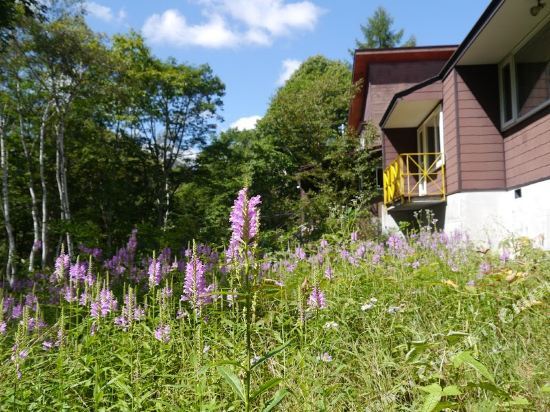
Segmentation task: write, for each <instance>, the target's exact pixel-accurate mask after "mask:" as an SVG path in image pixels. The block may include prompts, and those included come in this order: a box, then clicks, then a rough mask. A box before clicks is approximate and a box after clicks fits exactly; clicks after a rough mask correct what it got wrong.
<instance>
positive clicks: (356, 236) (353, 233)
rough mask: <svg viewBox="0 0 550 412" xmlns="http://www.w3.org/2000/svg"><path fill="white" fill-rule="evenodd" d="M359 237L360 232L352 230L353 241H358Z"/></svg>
mask: <svg viewBox="0 0 550 412" xmlns="http://www.w3.org/2000/svg"><path fill="white" fill-rule="evenodd" d="M358 239H359V232H357V231H356V232H351V241H352V242H357V240H358Z"/></svg>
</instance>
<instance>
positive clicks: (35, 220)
mask: <svg viewBox="0 0 550 412" xmlns="http://www.w3.org/2000/svg"><path fill="white" fill-rule="evenodd" d="M47 110H48V109H47V108H46V111H47ZM18 115H19V139H20V140H21V146H22V147H23V154H24V155H25V160H26V163H27V173H28V174H29V178H28V180H27V186H28V189H29V194H30V196H31V216H32V226H33V244H32V247H31V251H30V253H29V272H33V271H34V255H35V252H36V250H37V249H38V245H39V242H40V220H39V217H38V202H37V200H36V192H35V191H34V178H33V173H32V172H33V170H32V169H33V167H32V158H31V156H32V154H31V153H30V151H29V148H28V146H27V141H26V140H25V126H24V122H23V114H22V113H21V107H18Z"/></svg>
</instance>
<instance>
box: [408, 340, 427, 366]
mask: <svg viewBox="0 0 550 412" xmlns="http://www.w3.org/2000/svg"><path fill="white" fill-rule="evenodd" d="M411 346H412V348H411V350H409V351H408V352H407V354H406V355H405V361H406V362H412V361H414V360H415V359H416V358H417V357H418V356H419V355H421V354H422V353H423V352H424V351H425V350H426V349H428V348H429V347H430V346H433V344H432V343H427V342H426V341H413V342H411Z"/></svg>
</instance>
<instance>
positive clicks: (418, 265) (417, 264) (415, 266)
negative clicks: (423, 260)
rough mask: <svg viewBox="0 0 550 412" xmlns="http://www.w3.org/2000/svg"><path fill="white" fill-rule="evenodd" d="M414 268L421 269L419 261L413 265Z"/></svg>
mask: <svg viewBox="0 0 550 412" xmlns="http://www.w3.org/2000/svg"><path fill="white" fill-rule="evenodd" d="M411 266H412V268H413V269H415V270H416V269H418V268H419V267H420V262H419V261H418V260H415V261H414V262H413V263H412V264H411Z"/></svg>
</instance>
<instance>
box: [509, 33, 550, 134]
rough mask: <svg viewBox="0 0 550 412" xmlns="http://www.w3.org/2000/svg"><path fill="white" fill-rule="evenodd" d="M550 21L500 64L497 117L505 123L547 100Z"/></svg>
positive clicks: (525, 115) (523, 116)
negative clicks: (498, 109) (498, 113)
mask: <svg viewBox="0 0 550 412" xmlns="http://www.w3.org/2000/svg"><path fill="white" fill-rule="evenodd" d="M549 44H550V22H546V23H545V25H544V27H543V28H542V29H541V30H539V31H538V32H537V33H536V34H535V35H534V36H533V37H531V38H530V39H529V40H528V41H527V42H526V43H524V44H522V45H521V46H520V47H519V48H518V49H517V50H516V51H515V52H514V53H512V55H510V56H509V57H507V58H506V59H505V60H504V61H503V62H502V63H501V64H500V65H499V83H500V117H501V124H502V127H507V126H509V125H512V124H514V123H516V122H518V121H520V120H523V119H524V118H526V117H527V116H529V115H531V114H533V113H534V112H535V111H537V110H539V109H541V108H543V107H545V106H547V105H548V104H549V103H550V47H548V45H549Z"/></svg>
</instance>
